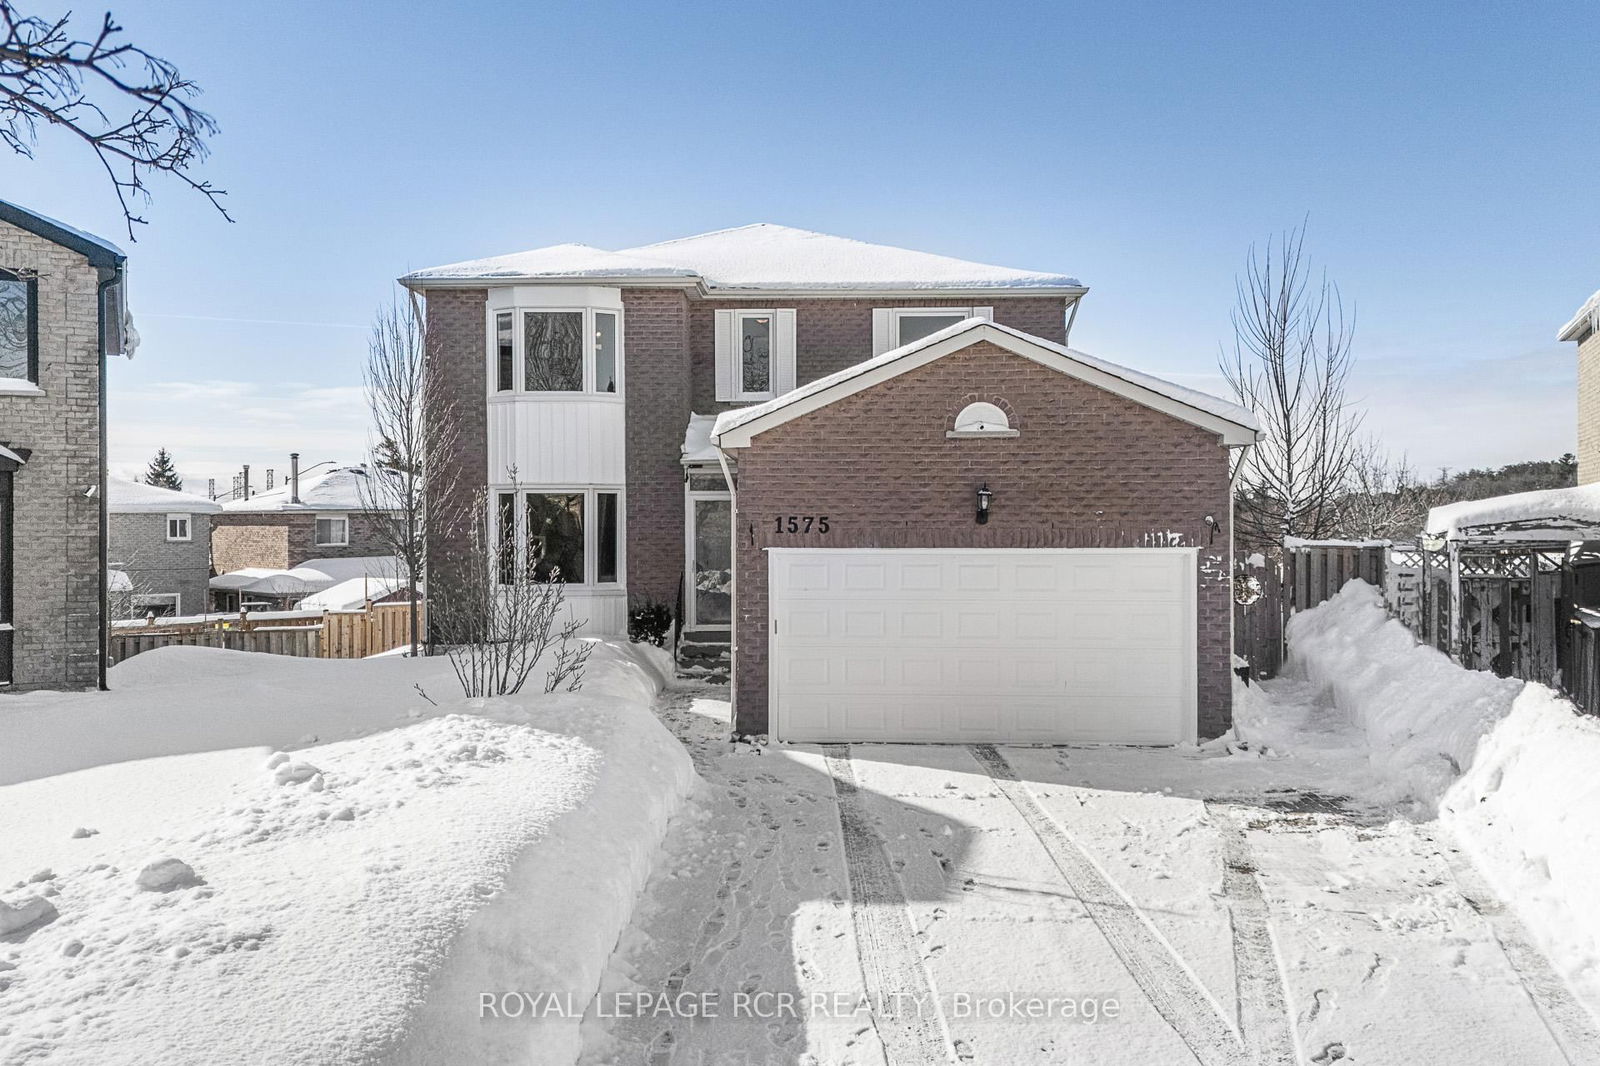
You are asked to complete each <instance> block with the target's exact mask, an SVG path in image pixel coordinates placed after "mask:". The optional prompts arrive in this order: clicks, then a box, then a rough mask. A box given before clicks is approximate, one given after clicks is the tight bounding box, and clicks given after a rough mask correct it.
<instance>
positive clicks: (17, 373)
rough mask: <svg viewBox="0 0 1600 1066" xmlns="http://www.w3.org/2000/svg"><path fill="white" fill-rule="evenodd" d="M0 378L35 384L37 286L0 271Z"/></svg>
mask: <svg viewBox="0 0 1600 1066" xmlns="http://www.w3.org/2000/svg"><path fill="white" fill-rule="evenodd" d="M0 378H17V379H21V380H23V381H32V382H35V383H37V382H38V380H39V282H38V281H37V279H35V278H31V277H27V276H25V275H23V274H21V273H17V272H13V271H10V270H4V269H0Z"/></svg>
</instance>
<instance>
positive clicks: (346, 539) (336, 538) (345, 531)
mask: <svg viewBox="0 0 1600 1066" xmlns="http://www.w3.org/2000/svg"><path fill="white" fill-rule="evenodd" d="M315 540H316V545H317V547H319V548H342V547H344V546H345V545H347V544H349V543H350V519H348V518H346V517H345V516H344V515H318V516H317V529H316V537H315Z"/></svg>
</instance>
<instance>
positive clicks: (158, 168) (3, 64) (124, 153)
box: [0, 0, 233, 239]
mask: <svg viewBox="0 0 1600 1066" xmlns="http://www.w3.org/2000/svg"><path fill="white" fill-rule="evenodd" d="M71 18H72V16H71V14H70V13H69V14H67V15H63V16H62V17H61V18H59V19H56V20H54V21H50V20H47V19H42V18H39V17H37V16H25V15H20V14H18V12H17V9H16V7H15V6H14V5H13V4H12V3H11V2H10V0H0V144H3V145H4V146H6V147H8V148H10V149H11V150H12V151H13V152H16V153H18V154H19V155H24V156H27V157H28V158H30V159H31V158H32V157H33V150H34V147H35V145H36V144H37V143H38V135H39V128H40V126H41V124H42V125H44V126H50V127H56V128H59V129H63V130H65V131H67V132H68V133H70V134H72V135H73V136H75V137H77V138H78V139H79V140H81V141H83V142H84V143H85V144H87V145H88V146H89V147H90V148H91V149H93V151H94V153H95V157H96V158H97V159H99V161H100V165H101V166H102V167H103V168H104V169H105V172H106V175H107V176H108V177H109V178H110V179H111V184H112V187H113V188H114V189H115V190H116V194H117V202H118V204H119V205H120V206H121V207H122V215H123V218H124V219H125V220H126V221H127V225H128V236H129V238H130V239H131V238H133V227H134V224H135V223H141V224H142V223H144V221H145V220H144V219H143V218H142V217H140V216H139V215H136V214H134V212H133V207H132V201H135V200H139V201H142V202H145V203H148V202H149V200H150V192H149V190H148V189H147V188H146V186H145V179H146V178H147V177H148V176H149V175H151V174H155V173H165V174H171V175H173V176H174V177H176V178H177V179H178V180H179V181H181V182H183V183H184V184H185V185H187V186H189V188H191V189H193V190H195V191H196V192H198V193H200V194H201V195H203V196H204V197H205V198H206V199H207V200H209V201H210V202H211V205H212V206H213V207H215V208H216V209H217V210H218V211H219V212H221V213H222V217H223V218H226V219H227V220H228V221H230V222H232V221H233V219H232V217H231V216H230V215H229V214H228V212H227V209H226V208H224V207H223V206H222V199H221V198H222V197H223V196H225V195H226V193H225V192H224V191H223V190H222V189H218V188H216V187H215V186H213V185H212V184H211V183H210V182H209V181H206V180H203V179H201V178H198V177H196V176H195V175H194V173H193V171H194V169H195V168H197V167H198V166H199V165H200V164H201V163H202V162H204V161H205V158H206V154H207V146H206V140H207V138H209V137H210V136H212V135H213V134H215V133H216V132H217V124H216V122H215V120H213V119H212V117H211V116H210V115H208V114H206V113H205V112H204V111H201V110H199V109H198V108H196V107H194V106H193V105H192V104H191V103H190V102H189V101H191V100H192V99H194V98H195V97H196V96H198V95H199V94H200V89H199V87H198V86H196V85H195V84H194V83H193V82H192V81H189V80H188V79H187V78H185V77H183V76H182V75H181V74H180V73H178V68H177V67H176V66H175V65H174V64H173V63H171V62H169V61H168V60H165V59H162V58H161V57H159V56H156V55H152V54H151V53H149V52H147V51H145V50H144V49H143V48H140V47H138V46H136V45H133V44H130V43H128V42H126V41H124V40H121V39H120V35H121V33H122V27H121V26H119V25H117V23H116V22H114V21H113V20H112V18H111V14H110V12H107V13H106V15H105V17H104V18H103V19H102V21H101V23H100V29H99V31H98V32H97V33H96V34H95V36H94V38H93V39H92V40H79V39H76V38H74V37H73V36H71V35H70V34H69V32H68V26H67V24H68V22H69V21H70V20H71ZM123 109H129V110H127V111H126V112H124V111H123ZM112 112H116V113H117V117H115V118H113V117H112V114H111V113H112Z"/></svg>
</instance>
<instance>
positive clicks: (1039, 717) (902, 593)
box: [769, 549, 1195, 744]
mask: <svg viewBox="0 0 1600 1066" xmlns="http://www.w3.org/2000/svg"><path fill="white" fill-rule="evenodd" d="M769 575H770V580H771V603H772V613H773V622H774V624H775V632H774V633H773V635H772V637H771V641H772V644H771V671H772V672H771V682H772V692H771V697H772V708H771V709H772V711H773V730H774V733H775V734H776V735H777V736H778V737H779V738H780V739H783V740H791V741H829V740H840V741H842V740H861V741H866V740H886V741H894V740H929V741H947V742H955V743H979V742H991V741H992V742H1002V743H1004V742H1013V743H1072V742H1091V743H1125V744H1171V743H1177V742H1179V741H1182V740H1188V739H1193V737H1194V733H1195V713H1194V697H1195V607H1194V580H1195V574H1194V553H1193V552H1192V551H1191V550H1187V549H1116V550H1113V549H1059V550H1055V549H1051V550H1044V549H1037V550H1034V549H1029V550H1024V549H1015V550H1013V549H973V550H966V549H963V550H941V551H929V550H912V549H905V550H881V551H859V550H849V549H831V550H829V549H774V550H773V551H772V553H771V555H770V558H769Z"/></svg>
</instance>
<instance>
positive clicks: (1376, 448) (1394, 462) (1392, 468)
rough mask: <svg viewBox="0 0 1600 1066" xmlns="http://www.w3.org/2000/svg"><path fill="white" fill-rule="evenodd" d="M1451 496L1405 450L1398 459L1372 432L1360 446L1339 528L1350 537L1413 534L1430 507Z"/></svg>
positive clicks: (1406, 536)
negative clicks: (1412, 462) (1423, 475)
mask: <svg viewBox="0 0 1600 1066" xmlns="http://www.w3.org/2000/svg"><path fill="white" fill-rule="evenodd" d="M1446 502H1448V500H1447V496H1446V493H1445V491H1444V489H1443V488H1442V487H1441V486H1440V485H1439V484H1438V483H1436V482H1428V481H1426V480H1424V479H1423V478H1421V477H1420V476H1418V474H1417V472H1416V471H1415V470H1413V469H1411V466H1410V464H1409V463H1408V462H1407V461H1406V459H1405V457H1404V456H1401V457H1400V458H1399V459H1393V458H1391V457H1390V456H1389V455H1388V453H1386V452H1385V451H1384V450H1383V448H1382V446H1381V445H1379V444H1378V442H1377V441H1376V440H1374V439H1372V438H1368V439H1367V440H1364V441H1362V442H1361V443H1359V444H1358V445H1357V446H1356V452H1355V455H1354V457H1353V458H1352V460H1351V463H1350V476H1349V483H1348V487H1347V488H1346V490H1345V492H1344V495H1343V496H1341V497H1340V500H1339V506H1338V517H1337V521H1336V523H1335V529H1334V532H1335V534H1336V535H1337V536H1340V537H1346V538H1349V539H1351V540H1410V539H1412V538H1413V537H1415V536H1417V535H1418V534H1419V533H1421V532H1422V527H1423V524H1424V523H1425V522H1426V521H1427V518H1428V511H1429V509H1430V508H1433V507H1437V506H1439V505H1440V504H1442V503H1446Z"/></svg>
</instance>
